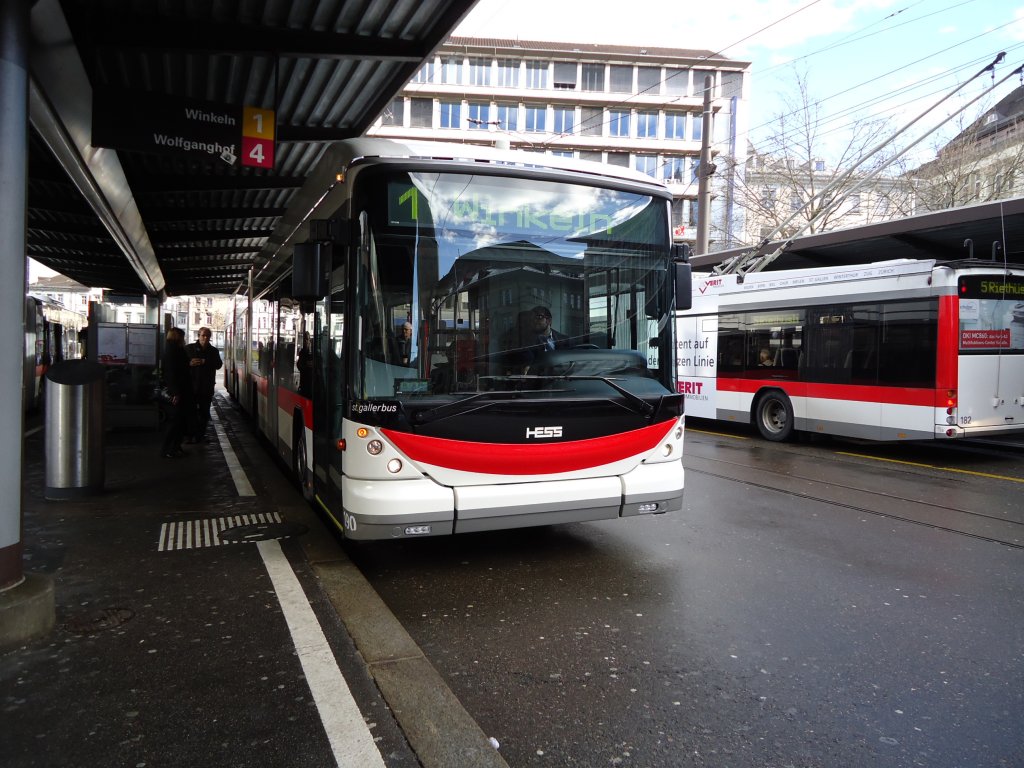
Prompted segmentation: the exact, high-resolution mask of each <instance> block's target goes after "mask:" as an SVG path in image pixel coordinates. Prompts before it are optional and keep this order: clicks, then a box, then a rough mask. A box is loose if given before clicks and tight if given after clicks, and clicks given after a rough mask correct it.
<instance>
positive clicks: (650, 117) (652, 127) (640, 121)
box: [636, 112, 658, 139]
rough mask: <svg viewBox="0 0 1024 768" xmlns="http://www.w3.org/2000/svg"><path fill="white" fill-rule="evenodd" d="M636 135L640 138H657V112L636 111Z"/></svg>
mask: <svg viewBox="0 0 1024 768" xmlns="http://www.w3.org/2000/svg"><path fill="white" fill-rule="evenodd" d="M636 135H637V136H638V137H639V138H641V139H656V138H658V113H657V112H637V113H636Z"/></svg>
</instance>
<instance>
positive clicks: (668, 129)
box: [665, 112, 686, 139]
mask: <svg viewBox="0 0 1024 768" xmlns="http://www.w3.org/2000/svg"><path fill="white" fill-rule="evenodd" d="M665 138H666V139H685V138H686V113H685V112H666V113H665Z"/></svg>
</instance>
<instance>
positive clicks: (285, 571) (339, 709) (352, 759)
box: [257, 540, 384, 768]
mask: <svg viewBox="0 0 1024 768" xmlns="http://www.w3.org/2000/svg"><path fill="white" fill-rule="evenodd" d="M257 547H258V549H259V551H260V555H261V556H262V557H263V564H264V565H265V566H266V569H267V574H268V575H269V576H270V581H271V582H272V583H273V585H274V590H275V591H276V592H277V599H278V602H280V604H281V610H282V611H283V612H284V618H285V621H287V622H288V630H289V631H290V632H291V635H292V642H293V643H294V644H295V651H296V653H297V654H298V657H299V661H300V662H301V663H302V671H303V672H304V673H305V675H306V682H307V683H309V689H310V691H311V692H312V694H313V700H314V701H315V702H316V707H317V710H318V711H319V713H320V721H321V722H322V723H323V725H324V730H325V731H326V732H327V740H328V741H329V742H330V744H331V750H332V751H333V752H334V759H335V761H336V762H337V764H338V765H339V766H343V767H344V768H347V767H348V766H352V768H364V766H380V768H384V760H383V758H382V757H381V755H380V751H379V750H378V749H377V746H376V745H375V744H374V743H373V737H372V736H371V735H370V729H369V728H368V727H367V725H366V722H365V721H364V720H363V716H362V714H361V713H360V711H359V707H358V706H356V702H355V699H353V698H352V692H351V691H350V690H349V687H348V685H347V684H346V683H345V678H344V677H343V676H342V674H341V670H340V669H338V663H337V661H335V659H334V653H333V652H332V651H331V647H330V645H328V644H327V638H326V636H325V635H324V631H323V629H322V628H321V627H320V623H319V622H318V621H317V618H316V614H314V613H313V609H312V608H311V607H310V605H309V601H308V600H306V593H305V592H303V591H302V585H301V584H299V580H298V578H297V577H296V576H295V572H294V571H293V570H292V567H291V564H290V563H289V562H288V558H287V557H285V554H284V552H282V551H281V545H280V543H278V542H277V541H274V540H271V541H261V542H259V543H258V544H257Z"/></svg>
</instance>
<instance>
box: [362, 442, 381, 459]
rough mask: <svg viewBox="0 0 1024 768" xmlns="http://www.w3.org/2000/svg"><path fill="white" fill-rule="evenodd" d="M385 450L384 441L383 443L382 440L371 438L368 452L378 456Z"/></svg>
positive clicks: (367, 445)
mask: <svg viewBox="0 0 1024 768" xmlns="http://www.w3.org/2000/svg"><path fill="white" fill-rule="evenodd" d="M383 450H384V443H382V442H381V441H380V440H371V441H370V442H368V443H367V444H366V452H367V453H368V454H370V455H371V456H376V455H378V454H379V453H380V452H381V451H383Z"/></svg>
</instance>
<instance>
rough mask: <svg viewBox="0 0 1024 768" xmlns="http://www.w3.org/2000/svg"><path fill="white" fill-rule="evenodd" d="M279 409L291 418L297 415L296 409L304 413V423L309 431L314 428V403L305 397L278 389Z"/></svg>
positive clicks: (288, 390) (283, 388) (282, 388)
mask: <svg viewBox="0 0 1024 768" xmlns="http://www.w3.org/2000/svg"><path fill="white" fill-rule="evenodd" d="M277 407H278V409H279V410H282V411H284V412H285V413H287V414H288V415H289V416H291V415H292V414H293V413H295V409H296V408H297V409H299V410H300V411H302V421H303V424H305V425H306V428H307V429H312V428H313V401H312V400H310V399H309V398H308V397H303V396H302V395H300V394H299V393H298V392H292V391H291V390H290V389H286V388H285V387H278V388H277Z"/></svg>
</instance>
